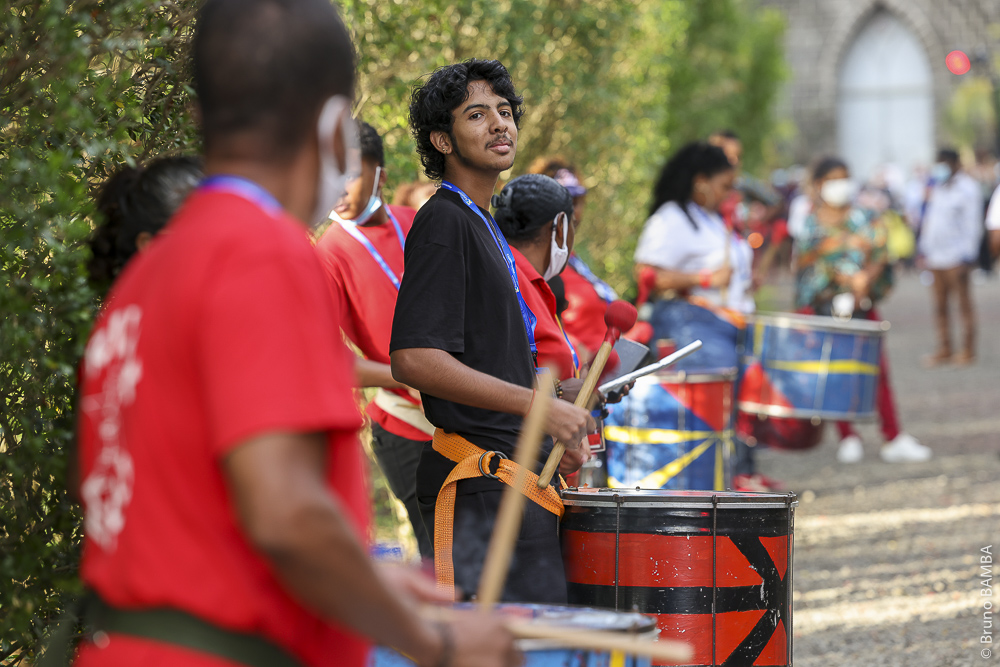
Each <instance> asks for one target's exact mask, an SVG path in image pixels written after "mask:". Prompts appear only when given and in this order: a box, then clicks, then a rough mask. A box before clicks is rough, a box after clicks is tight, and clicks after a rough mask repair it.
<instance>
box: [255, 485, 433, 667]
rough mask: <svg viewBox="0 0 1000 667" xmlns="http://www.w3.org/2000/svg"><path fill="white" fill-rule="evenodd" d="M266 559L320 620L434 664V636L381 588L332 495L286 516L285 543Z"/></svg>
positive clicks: (271, 549)
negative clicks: (331, 621) (334, 621)
mask: <svg viewBox="0 0 1000 667" xmlns="http://www.w3.org/2000/svg"><path fill="white" fill-rule="evenodd" d="M268 556H269V560H270V561H271V563H272V564H273V566H274V568H275V571H276V572H277V574H278V576H279V577H280V578H281V579H282V581H283V582H284V583H285V585H287V586H288V587H289V588H290V589H291V591H292V593H293V595H295V597H297V598H298V599H300V600H302V601H303V602H305V603H306V604H307V605H309V606H310V607H312V608H314V609H316V610H317V611H319V612H320V614H322V615H323V616H325V617H328V618H333V619H336V620H337V621H338V622H339V623H341V624H343V625H346V626H349V627H351V628H353V629H354V630H356V631H357V632H359V633H360V634H362V635H364V636H366V637H370V638H371V639H372V640H373V641H374V642H376V643H378V644H382V645H386V646H392V647H395V648H396V649H398V650H400V651H402V652H403V653H404V654H406V655H411V656H414V657H415V658H416V657H419V659H418V663H420V664H431V663H433V659H432V656H431V654H433V653H434V650H435V647H436V643H437V641H439V637H438V636H437V635H436V633H435V632H434V630H433V629H432V628H429V627H428V626H427V625H426V624H425V623H423V622H422V621H421V620H420V618H419V616H418V615H417V613H416V610H415V609H412V608H409V606H407V605H404V604H403V603H402V602H401V600H400V599H399V598H398V597H397V596H395V595H394V594H393V593H392V592H391V591H389V590H388V588H387V587H386V586H385V585H384V583H383V581H382V580H381V578H380V577H379V575H378V573H377V571H376V570H375V568H374V567H373V565H372V562H371V560H370V559H369V558H368V557H367V556H366V555H365V552H364V550H363V549H362V547H361V545H360V543H359V542H358V540H357V539H356V538H354V535H353V532H352V529H351V527H350V526H349V525H348V523H347V521H346V520H345V518H344V511H343V510H342V509H340V508H337V507H336V500H335V499H334V498H333V497H332V496H331V495H329V494H326V495H325V496H324V497H323V498H322V499H319V501H318V502H316V503H315V504H314V505H313V506H312V507H303V508H301V509H300V511H299V512H297V513H296V514H295V515H294V516H292V517H289V521H288V530H287V539H284V540H282V541H281V543H280V545H275V546H273V547H272V548H270V549H269V550H268ZM429 656H431V657H429Z"/></svg>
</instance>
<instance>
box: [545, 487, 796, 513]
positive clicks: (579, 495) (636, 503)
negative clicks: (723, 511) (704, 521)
mask: <svg viewBox="0 0 1000 667" xmlns="http://www.w3.org/2000/svg"><path fill="white" fill-rule="evenodd" d="M562 500H563V504H564V505H571V506H574V505H575V506H582V507H604V506H607V507H610V506H615V505H625V506H630V507H652V506H664V507H699V508H701V507H706V508H711V507H712V506H713V504H715V505H718V506H719V507H723V508H724V507H732V508H745V507H759V508H761V509H773V508H780V507H789V506H795V505H798V500H797V497H796V495H795V494H794V493H752V492H745V491H679V490H668V489H575V488H570V489H567V490H565V491H563V492H562Z"/></svg>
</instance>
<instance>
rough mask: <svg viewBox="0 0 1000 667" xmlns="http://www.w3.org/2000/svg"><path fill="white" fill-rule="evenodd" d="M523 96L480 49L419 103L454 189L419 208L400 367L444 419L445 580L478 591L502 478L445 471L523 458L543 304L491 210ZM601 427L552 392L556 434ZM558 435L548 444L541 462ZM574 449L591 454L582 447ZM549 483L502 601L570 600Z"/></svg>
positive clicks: (549, 426)
mask: <svg viewBox="0 0 1000 667" xmlns="http://www.w3.org/2000/svg"><path fill="white" fill-rule="evenodd" d="M521 105H522V99H521V98H520V97H519V96H518V95H517V93H516V91H515V89H514V85H513V83H512V82H511V80H510V76H509V74H508V73H507V70H506V69H505V68H504V66H503V65H502V64H500V63H499V62H497V61H479V60H470V61H467V62H464V63H459V64H456V65H451V66H449V67H444V68H441V69H439V70H437V71H436V72H434V74H432V75H431V77H430V78H429V79H428V81H427V82H426V83H425V84H424V85H423V86H421V87H420V88H418V89H417V90H415V91H414V93H413V98H412V101H411V104H410V125H411V129H412V131H413V134H414V137H415V138H416V141H417V151H418V153H419V154H420V157H421V161H422V163H423V165H424V170H425V172H426V173H427V175H428V176H430V177H431V178H433V179H440V180H441V181H442V187H441V189H440V190H439V191H438V192H437V193H436V194H435V195H434V196H433V197H431V199H430V200H429V201H428V202H427V203H426V204H425V205H424V206H423V207H422V208H421V209H420V211H419V212H418V213H417V217H416V218H415V219H414V222H413V228H412V229H411V231H410V234H409V236H408V237H407V240H406V251H405V264H404V266H405V270H404V273H403V280H402V285H401V286H400V291H399V298H398V299H397V301H396V311H395V315H394V318H393V329H392V341H391V343H390V352H391V358H392V373H393V377H394V378H395V379H396V380H398V381H400V382H403V383H405V384H407V385H409V386H411V387H415V388H417V389H419V390H420V392H421V394H422V395H423V400H424V411H425V413H426V415H427V418H428V420H430V422H431V423H432V424H434V425H435V426H437V427H438V429H439V430H438V432H437V433H436V434H435V439H434V443H433V445H430V446H427V447H425V448H424V451H423V454H422V456H421V461H420V465H419V467H418V469H417V498H418V501H419V503H420V508H421V514H422V516H423V518H424V522H425V526H426V527H427V529H428V531H429V532H430V533H431V534H432V536H434V537H435V551H436V554H435V567H436V570H437V574H438V580H439V581H440V582H444V583H451V577H452V574H451V571H450V569H451V563H454V575H453V576H454V583H455V585H456V586H457V587H458V589H460V591H462V592H463V593H464V594H465V595H471V594H474V593H475V592H476V590H477V588H478V582H479V575H480V572H481V569H482V563H483V559H484V557H485V554H486V548H487V545H488V543H489V538H490V533H491V531H492V527H493V521H494V519H495V517H496V513H497V509H498V507H499V502H500V496H501V494H502V492H503V488H504V486H503V483H502V482H501V481H499V480H497V479H495V478H492V477H490V476H488V475H486V474H480V473H479V472H478V471H477V472H475V473H473V474H472V475H471V476H468V478H465V479H462V480H461V481H458V482H457V484H448V485H446V484H445V482H446V480H447V477H448V475H449V473H451V472H452V470H453V469H454V468H455V467H456V463H458V462H459V461H462V460H471V461H473V462H474V461H475V460H476V458H479V457H480V456H482V458H481V459H480V460H481V461H482V462H483V463H482V465H480V466H479V470H481V471H482V472H484V473H490V474H495V473H497V471H498V468H499V467H501V465H502V466H509V465H510V464H508V463H503V464H501V462H500V457H499V456H493V455H490V454H489V452H494V451H496V452H502V453H503V454H504V455H505V456H507V457H510V458H513V453H514V446H515V444H516V441H517V437H518V432H519V430H520V428H521V422H522V419H523V417H524V415H525V414H527V412H528V410H529V408H530V406H531V402H532V397H533V390H532V387H533V385H534V380H535V363H534V359H533V356H532V351H531V346H530V343H529V337H530V336H531V335H532V327H533V322H532V320H533V315H532V314H531V313H530V311H528V310H527V307H526V306H525V307H524V308H522V304H521V300H520V299H519V295H518V293H517V291H516V273H514V270H513V266H512V263H513V260H512V259H510V262H509V263H508V257H509V253H510V251H509V249H508V248H507V246H506V241H505V240H504V239H503V235H502V234H501V233H500V231H499V228H498V227H497V226H496V223H495V222H494V221H493V219H492V217H490V214H489V202H490V198H491V197H492V195H493V192H494V189H495V188H496V182H497V179H498V178H499V176H500V173H501V172H502V171H505V170H507V169H510V167H511V166H512V164H513V162H514V155H515V152H516V149H517V124H518V120H519V119H520V117H521V114H522V113H523V108H522V106H521ZM594 428H595V424H594V421H593V419H592V418H591V417H590V415H589V414H588V413H587V412H586V411H585V410H582V409H580V408H576V407H575V406H573V405H572V404H571V403H569V402H567V401H565V400H554V401H553V402H552V407H551V409H550V411H549V416H548V419H547V422H546V428H545V430H546V432H547V433H548V434H549V435H551V436H553V437H556V438H558V439H559V440H561V441H563V442H568V443H580V442H581V440H582V439H583V437H584V436H585V435H586V433H587V432H589V431H592V430H593V429H594ZM452 434H453V435H452ZM551 444H552V443H551V441H549V442H548V443H547V445H546V446H544V447H543V456H542V458H541V461H540V462H539V463H538V466H537V467H536V470H535V472H538V470H540V467H541V463H542V462H543V461H544V459H545V458H546V457H547V456H548V451H549V450H550V449H551ZM483 452H486V453H487V454H485V456H484V455H483ZM569 457H570V458H571V459H574V458H575V460H582V459H581V458H579V451H575V452H574V451H572V449H571V451H570V452H569ZM501 476H502V474H501ZM443 486H444V487H445V488H444V489H442V487H443ZM451 492H454V493H455V494H456V495H455V496H454V514H453V523H452V516H451V513H452V510H451V502H452V501H451V499H450V498H451V497H449V493H451ZM439 494H440V495H439ZM547 494H548V496H547V499H543V500H545V503H544V504H545V507H543V506H542V505H540V504H538V502H529V503H527V509H526V511H525V518H524V523H523V525H522V528H521V533H520V535H519V538H518V543H517V546H516V547H515V551H514V557H513V560H512V563H511V570H510V576H509V577H508V581H507V586H506V588H505V590H504V593H503V599H504V600H510V601H522V602H565V600H566V581H565V575H564V572H563V566H562V556H561V553H560V548H559V540H558V522H559V513H560V512H561V504H560V503H559V500H558V496H557V495H556V494H555V492H554V490H551V487H550V490H547ZM553 497H554V500H552V498H553ZM554 504H555V506H554ZM435 521H436V522H437V524H436V526H435ZM436 528H437V530H436ZM436 532H437V533H438V534H437V535H435V533H436ZM452 534H453V536H454V537H453V540H451V543H450V544H449V536H451V535H452ZM449 547H450V549H451V553H449Z"/></svg>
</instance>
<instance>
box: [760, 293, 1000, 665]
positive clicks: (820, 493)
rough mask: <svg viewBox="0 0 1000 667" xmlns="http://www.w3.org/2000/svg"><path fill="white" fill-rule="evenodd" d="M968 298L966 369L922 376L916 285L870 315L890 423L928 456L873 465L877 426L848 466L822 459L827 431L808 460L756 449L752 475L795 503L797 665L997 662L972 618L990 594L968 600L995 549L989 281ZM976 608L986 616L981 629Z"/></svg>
mask: <svg viewBox="0 0 1000 667" xmlns="http://www.w3.org/2000/svg"><path fill="white" fill-rule="evenodd" d="M789 295H790V288H789V285H788V282H787V280H785V281H782V283H781V284H779V286H778V287H777V289H776V290H774V292H772V299H773V300H774V303H776V304H778V305H779V307H780V305H782V304H785V305H787V303H788V301H787V299H788V298H789ZM975 298H976V305H977V307H978V314H979V325H980V326H979V331H980V342H979V359H978V362H977V364H976V365H974V366H971V367H964V368H955V367H945V368H941V369H934V370H926V369H924V368H923V367H922V365H921V357H922V356H923V355H924V354H927V353H929V352H931V351H933V349H934V345H935V339H934V331H933V328H932V319H931V313H930V294H929V288H928V287H926V286H924V285H921V284H920V282H919V280H918V279H917V276H916V275H909V276H904V277H902V278H901V279H900V280H899V281H898V283H897V288H896V290H895V292H894V293H893V294H892V296H891V297H890V299H889V300H888V301H887V302H886V303H885V304H884V306H883V308H882V314H883V316H884V317H886V318H887V319H889V320H890V322H891V323H892V329H891V330H890V332H889V334H888V339H887V340H888V345H889V354H890V359H891V361H890V363H891V372H892V375H893V385H894V387H895V389H896V397H897V402H898V407H899V412H900V418H901V421H902V426H903V428H904V430H906V431H907V432H909V433H911V434H913V435H914V436H915V437H916V438H917V439H919V440H920V441H921V442H922V443H924V444H926V445H928V446H930V447H931V448H933V450H934V452H935V458H934V459H933V460H931V461H930V462H927V463H908V464H888V463H883V462H882V461H881V460H880V459H879V458H878V446H879V445H880V444H881V440H882V438H881V433H880V431H879V429H878V427H877V425H865V426H862V427H861V428H860V432H861V434H862V437H863V439H864V441H865V460H864V461H863V462H861V463H859V464H853V465H843V464H840V463H838V462H837V461H836V458H835V454H836V448H837V434H836V431H835V429H834V428H833V427H832V425H829V426H828V427H827V428H826V433H825V437H824V440H823V442H822V444H821V445H820V446H819V447H817V448H816V449H813V450H811V451H808V452H804V453H783V452H777V451H766V450H765V451H760V452H758V454H759V456H758V465H759V468H760V469H761V471H762V472H764V473H765V474H767V475H770V476H772V477H775V478H777V479H780V480H782V481H784V482H785V483H786V485H787V486H788V488H789V489H790V490H792V491H795V492H796V493H798V494H799V499H800V505H799V510H798V513H797V516H796V526H795V549H794V558H795V567H794V576H795V581H794V590H795V597H794V616H793V624H794V664H796V665H797V666H799V667H813V666H819V665H824V666H827V665H859V666H866V667H867V666H869V665H900V666H906V667H919V666H924V665H926V666H928V667H931V666H933V667H945V666H948V665H956V666H957V665H962V666H965V665H990V664H1000V658H997V656H996V655H995V653H996V650H995V649H994V647H997V648H1000V646H997V645H998V644H1000V632H998V630H997V623H996V620H997V617H998V615H997V614H996V612H997V608H996V606H993V607H992V608H991V609H985V608H984V607H985V605H986V604H987V603H988V601H993V602H991V603H990V604H992V605H997V604H1000V592H996V591H997V588H998V587H997V586H993V587H992V589H991V590H992V591H994V592H995V593H994V595H992V596H989V597H984V596H982V595H981V591H982V590H983V584H982V582H983V579H982V578H981V575H982V574H983V572H984V571H983V570H981V569H980V567H981V557H983V556H984V555H985V554H984V552H982V551H981V550H982V549H983V548H984V547H987V546H990V545H991V548H990V551H991V552H992V553H993V561H996V560H997V559H996V554H997V547H1000V281H997V280H996V279H993V280H990V281H987V282H985V283H982V284H977V285H976V286H975ZM955 318H956V321H955V324H956V325H957V323H958V322H957V312H956V313H955ZM956 339H957V330H956ZM994 571H995V570H994ZM990 583H992V581H991V582H990ZM984 612H993V614H992V616H989V617H987V618H986V620H985V621H984ZM991 622H992V623H991ZM987 632H991V633H992V634H989V635H987V634H986V633H987ZM983 637H989V638H991V639H992V640H993V641H992V643H982V641H981V640H982V638H983ZM984 650H987V651H990V652H991V653H990V657H989V658H986V657H984V655H985V654H984Z"/></svg>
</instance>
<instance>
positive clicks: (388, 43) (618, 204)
mask: <svg viewBox="0 0 1000 667" xmlns="http://www.w3.org/2000/svg"><path fill="white" fill-rule="evenodd" d="M343 7H344V11H345V15H346V19H347V22H348V25H349V26H350V27H351V29H352V30H353V31H354V34H355V37H356V42H357V44H358V45H359V49H360V63H359V65H360V67H359V69H360V72H361V79H360V82H361V83H360V89H359V100H360V102H359V107H360V116H361V117H362V118H364V119H365V120H367V121H368V122H370V123H371V124H372V125H374V126H375V127H376V128H377V129H378V130H379V131H380V132H382V133H384V136H385V144H386V152H387V160H388V161H389V168H390V186H391V185H395V184H399V183H402V182H404V181H410V180H415V179H417V178H419V177H421V176H420V170H419V161H418V159H417V157H416V153H415V150H414V145H413V142H412V139H411V138H410V136H409V132H408V130H407V124H406V114H407V104H408V99H409V92H410V90H411V88H412V86H413V83H414V82H415V81H416V80H417V79H419V78H420V77H422V76H424V75H426V74H428V73H429V72H431V71H433V69H434V68H436V67H439V66H441V65H446V64H448V63H452V62H455V61H456V60H461V59H464V58H470V57H479V58H497V59H499V60H500V61H501V62H503V63H504V64H505V65H507V67H508V69H509V70H510V71H511V75H512V76H513V78H514V83H515V84H516V85H517V87H518V89H519V91H520V92H521V93H522V94H523V95H524V97H525V105H526V107H527V112H526V113H525V116H524V119H523V120H522V123H521V131H520V134H519V138H518V157H517V161H516V162H515V165H514V168H513V169H512V170H511V173H510V174H505V175H504V180H506V179H507V178H510V177H513V176H516V175H518V174H521V173H524V172H525V171H526V170H527V169H528V166H529V165H530V164H531V161H532V160H533V159H534V158H535V157H537V156H540V155H551V154H559V155H562V156H563V157H565V158H566V159H567V160H569V162H571V163H573V164H574V165H575V166H576V167H577V169H578V170H579V172H580V174H581V176H582V177H583V181H584V184H585V185H586V186H587V187H588V188H589V189H590V193H589V194H588V197H587V202H588V203H587V210H586V219H585V221H584V229H583V232H582V238H580V239H578V241H577V250H578V252H579V253H580V254H581V255H582V256H583V257H584V258H585V259H587V260H588V261H590V262H591V265H592V267H593V268H594V269H595V271H597V273H598V274H600V275H602V277H604V278H606V279H607V280H608V281H609V282H610V283H611V284H612V285H613V286H615V287H616V288H618V289H619V290H620V291H623V290H626V289H628V288H629V286H630V284H631V266H632V253H633V251H634V248H635V242H636V240H637V236H638V233H639V231H640V230H641V228H642V223H643V222H644V221H645V219H646V209H647V206H648V202H649V198H650V193H651V191H652V182H653V178H654V175H655V173H656V172H657V170H658V169H659V168H660V166H661V165H662V164H663V162H664V161H665V160H666V158H667V156H668V155H669V153H670V151H671V150H672V149H675V148H677V147H679V146H680V145H682V144H683V143H685V142H687V141H690V140H693V139H698V138H704V137H705V136H707V135H708V134H709V133H710V132H712V131H713V130H717V129H722V128H732V129H734V130H736V131H737V132H738V133H739V134H740V135H741V137H742V138H743V141H744V145H745V151H746V158H745V161H746V165H745V166H746V168H747V169H750V170H754V169H757V168H760V167H762V166H763V165H762V162H763V155H764V152H765V146H766V144H767V143H768V142H769V141H770V139H771V135H772V133H773V132H774V119H773V113H772V106H773V103H774V99H775V95H776V93H777V90H778V87H779V86H780V84H781V82H782V81H783V79H784V76H785V66H784V51H783V47H782V43H783V42H782V40H783V31H784V18H783V16H782V15H781V14H780V13H779V12H777V11H775V10H762V9H759V8H757V7H756V4H755V3H754V2H753V1H752V0H706V1H705V2H684V1H683V0H632V1H630V2H629V1H622V0H594V1H592V2H582V1H580V0H552V1H551V2H537V1H532V0H501V1H499V2H497V1H490V0H469V1H467V2H463V3H450V2H446V1H445V0H428V1H426V2H420V3H416V2H401V3H398V4H396V3H386V2H379V1H378V0H345V2H344V3H343Z"/></svg>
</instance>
